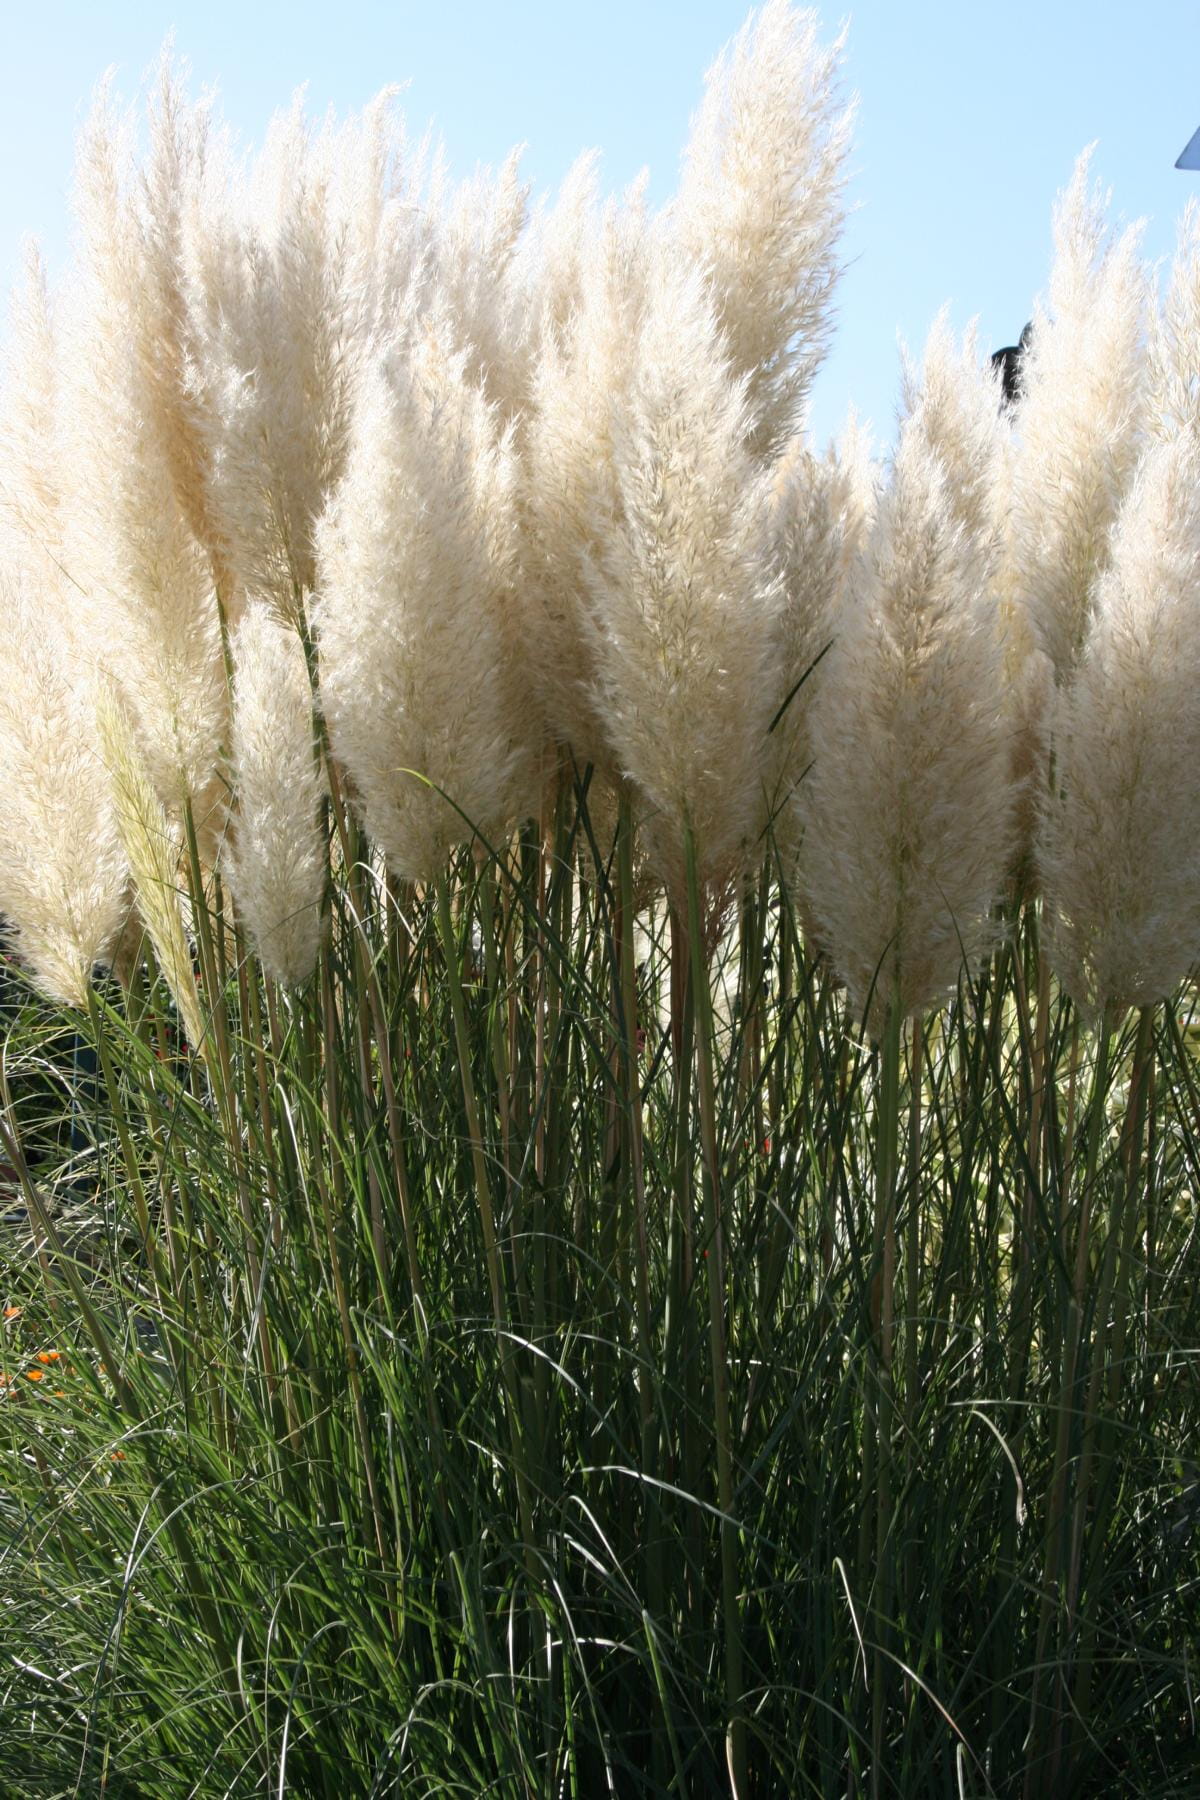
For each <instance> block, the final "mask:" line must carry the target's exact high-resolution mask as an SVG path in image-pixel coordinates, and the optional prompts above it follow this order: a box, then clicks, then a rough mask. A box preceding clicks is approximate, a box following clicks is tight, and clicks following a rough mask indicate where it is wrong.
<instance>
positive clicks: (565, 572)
mask: <svg viewBox="0 0 1200 1800" xmlns="http://www.w3.org/2000/svg"><path fill="white" fill-rule="evenodd" d="M657 279H658V262H657V259H656V254H655V249H654V245H653V242H652V240H651V238H650V235H649V233H648V230H647V226H646V220H645V216H644V214H643V212H642V210H641V206H640V197H639V196H638V195H637V194H635V195H633V196H632V198H631V203H630V204H628V205H626V206H624V207H617V206H615V205H610V206H609V207H607V208H606V210H605V213H604V215H603V218H602V220H600V221H599V224H598V229H596V230H595V232H594V233H593V234H591V235H590V236H589V238H588V239H587V240H586V241H585V242H584V243H582V244H581V261H580V271H579V283H580V289H579V297H578V304H577V306H576V308H575V310H574V313H573V316H572V317H571V319H570V322H569V324H567V325H566V326H565V327H564V330H563V333H562V337H561V339H560V337H559V335H558V334H557V333H555V332H554V331H551V330H547V331H546V332H545V333H544V334H543V337H542V341H541V346H540V355H539V360H538V366H537V370H536V374H535V377H534V389H533V394H534V405H533V409H532V412H531V415H530V417H529V419H528V421H527V423H526V427H525V431H524V434H523V444H522V448H523V453H524V467H525V473H526V480H525V482H524V483H523V485H522V489H521V493H522V499H523V501H524V507H523V512H522V525H523V532H522V535H523V539H524V557H523V570H522V574H523V580H522V589H521V610H522V616H523V627H524V629H523V634H522V635H523V639H524V647H525V653H526V655H527V656H528V658H529V666H530V674H531V676H532V680H533V685H534V691H535V694H536V697H537V700H538V702H539V703H540V706H541V710H542V713H543V716H544V718H545V721H546V725H547V729H548V730H549V732H550V734H551V736H552V737H553V738H554V739H556V740H557V741H558V742H559V743H561V744H566V745H570V746H571V748H572V750H573V752H574V756H575V760H576V762H577V763H578V764H579V766H580V768H581V769H582V768H583V767H585V766H586V764H588V763H591V764H592V765H593V766H594V767H595V768H597V769H604V770H606V771H607V770H608V769H609V767H610V762H611V753H610V749H609V745H608V740H607V737H606V733H605V727H604V723H603V720H602V718H601V716H600V709H599V700H598V694H597V690H596V686H595V677H594V671H593V669H592V666H591V656H590V649H589V636H588V626H587V617H586V601H585V592H584V588H585V582H584V569H585V565H586V564H587V562H588V561H589V560H590V561H592V562H594V561H595V559H596V556H597V554H598V545H599V542H600V538H601V537H602V536H603V535H604V533H605V532H607V530H608V529H609V528H610V526H611V524H612V522H613V521H614V520H615V519H616V518H617V517H618V515H619V510H620V495H619V491H618V490H619V483H618V477H617V471H616V465H615V460H614V438H613V432H614V420H615V419H616V417H617V414H618V412H619V410H620V408H621V406H622V405H623V404H624V401H625V398H626V396H627V393H628V389H629V384H630V381H631V379H632V374H633V366H634V355H635V350H636V345H637V342H638V334H639V331H640V329H641V325H642V320H643V318H644V315H645V311H646V306H647V302H648V296H649V293H650V290H651V288H652V286H653V284H654V282H655V281H656V280H657Z"/></svg>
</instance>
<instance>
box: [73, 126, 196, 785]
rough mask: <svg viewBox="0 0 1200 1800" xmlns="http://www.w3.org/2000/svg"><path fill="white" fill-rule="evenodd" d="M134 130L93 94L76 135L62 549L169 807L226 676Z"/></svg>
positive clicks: (186, 778) (189, 778) (94, 645)
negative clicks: (184, 472) (179, 434)
mask: <svg viewBox="0 0 1200 1800" xmlns="http://www.w3.org/2000/svg"><path fill="white" fill-rule="evenodd" d="M128 131H129V126H128V121H124V122H122V121H120V120H117V119H116V118H115V117H114V115H113V113H112V110H111V107H110V105H109V103H108V99H107V96H106V95H105V94H103V93H102V94H101V96H100V99H99V102H98V104H97V107H96V109H95V111H94V113H93V116H92V119H91V122H90V123H89V126H88V128H87V130H86V131H85V133H84V135H83V138H82V141H81V147H80V159H79V190H78V204H79V211H80V216H81V224H82V227H83V234H84V241H83V251H84V257H83V268H82V270H81V272H80V275H79V277H78V279H77V280H76V281H75V283H74V284H73V286H72V288H71V290H70V292H69V295H68V304H67V306H66V307H64V314H65V317H64V331H63V339H64V343H63V381H62V389H61V393H62V401H61V413H62V419H61V431H60V440H61V445H62V450H61V461H60V469H61V473H62V498H61V503H60V516H61V518H62V534H61V536H62V545H63V549H62V555H63V562H64V565H65V567H66V570H67V572H68V574H69V576H70V578H71V580H72V581H73V583H74V584H75V588H76V590H77V594H78V599H77V602H76V605H75V610H76V612H77V614H78V615H79V618H78V629H77V631H76V642H77V644H78V645H79V646H80V648H81V650H82V649H84V648H85V647H86V649H87V652H88V653H89V654H90V655H92V656H93V657H94V658H95V660H96V662H97V664H98V665H99V666H100V667H101V668H102V669H103V670H104V671H105V673H106V674H107V676H108V677H109V678H110V679H112V680H114V681H115V682H116V683H117V684H118V686H119V688H120V690H121V694H122V696H123V698H124V701H125V704H126V706H127V707H128V709H129V713H130V716H131V719H132V721H133V723H134V726H135V728H136V731H137V735H138V741H139V744H140V747H141V753H142V755H143V756H144V758H145V760H146V764H147V767H148V770H149V772H150V777H151V779H152V781H153V783H154V786H155V790H156V792H157V793H158V794H159V795H160V797H161V798H162V800H163V802H164V804H166V805H168V806H171V807H173V808H178V807H181V806H182V805H183V804H184V802H185V801H186V800H187V799H188V798H189V797H190V796H195V795H198V794H200V793H202V792H203V791H204V790H205V789H206V787H207V786H208V785H209V783H210V781H211V778H212V774H213V770H214V768H215V766H216V762H217V758H218V753H219V746H220V743H221V741H222V738H223V736H224V731H225V720H226V695H225V680H224V668H223V662H222V656H221V639H220V619H219V614H218V610H217V601H216V594H215V589H214V575H213V567H212V561H211V558H210V556H209V555H208V553H207V552H206V551H205V549H204V548H203V547H202V546H201V544H200V543H199V542H198V540H197V538H196V536H195V534H194V532H193V531H192V529H191V526H190V525H189V523H188V520H187V518H186V516H185V514H184V511H183V509H182V507H181V505H180V500H179V493H178V488H177V484H176V480H175V476H174V474H173V472H172V457H171V456H170V455H169V454H168V451H167V447H166V441H165V440H166V434H167V429H168V427H167V423H166V418H167V415H169V413H170V407H169V404H168V403H167V401H166V400H165V399H164V392H163V389H164V382H165V379H166V378H165V377H164V376H163V375H162V370H161V368H160V367H159V366H158V364H157V363H156V359H155V355H154V354H152V353H151V352H150V350H149V349H148V348H147V346H148V344H149V343H150V340H152V339H153V338H154V336H155V334H156V333H157V331H158V330H159V327H160V325H161V317H162V315H161V307H160V304H159V300H158V299H157V298H156V297H155V291H154V283H153V281H152V280H151V278H150V276H149V274H148V269H147V251H146V239H145V230H144V219H143V218H142V216H141V214H140V212H139V209H138V205H137V202H136V198H135V197H134V195H133V194H132V193H131V188H132V185H133V184H132V175H131V167H132V164H131V151H130V149H129V143H128Z"/></svg>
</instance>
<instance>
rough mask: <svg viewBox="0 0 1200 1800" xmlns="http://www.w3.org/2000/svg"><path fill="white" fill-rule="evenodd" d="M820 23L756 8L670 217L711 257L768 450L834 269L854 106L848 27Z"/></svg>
mask: <svg viewBox="0 0 1200 1800" xmlns="http://www.w3.org/2000/svg"><path fill="white" fill-rule="evenodd" d="M817 32H818V19H817V15H816V14H815V13H814V12H797V11H796V10H795V9H794V8H793V7H792V6H790V5H789V4H788V0H767V3H766V4H765V5H764V6H763V7H761V8H760V10H759V11H758V12H757V13H756V14H752V15H751V17H750V18H749V19H748V20H747V22H746V24H745V25H744V26H743V28H742V30H741V31H740V32H739V33H738V35H737V37H736V38H735V39H734V40H733V42H732V43H731V44H730V45H729V46H728V48H727V49H726V50H725V52H724V53H723V54H722V56H721V57H720V58H719V59H718V61H717V62H716V63H715V64H714V66H713V68H712V69H711V70H710V72H709V75H708V80H707V83H706V88H705V95H704V99H703V101H702V103H701V106H700V109H699V111H698V112H697V114H696V117H695V119H694V120H693V122H692V133H691V138H690V141H689V144H688V148H687V153H686V156H685V158H684V167H683V177H682V181H681V184H680V189H679V195H678V198H677V199H676V201H675V203H674V205H673V206H672V207H671V208H670V211H669V214H668V218H667V229H668V232H669V234H670V236H671V238H672V240H673V242H674V243H675V245H676V246H677V254H680V255H682V256H683V258H684V259H685V260H688V261H695V262H698V263H701V264H703V265H704V267H706V268H707V269H708V271H709V274H710V276H711V280H712V287H713V298H714V302H715V304H716V308H717V317H718V320H719V322H720V326H721V330H722V332H723V334H724V337H725V341H726V345H727V355H728V357H729V362H730V366H731V369H732V372H733V374H734V375H735V376H739V377H740V376H745V377H747V378H748V380H749V387H748V391H747V404H748V407H749V412H750V418H751V420H752V425H753V443H754V446H755V448H756V450H757V451H758V452H759V453H760V454H764V455H765V454H768V453H769V452H770V451H771V450H773V449H775V448H777V447H778V446H779V445H780V444H781V443H782V442H783V441H784V440H785V439H786V438H787V437H789V436H790V435H791V434H792V432H793V431H795V430H796V429H797V428H798V427H799V425H800V424H801V420H802V414H803V408H804V405H805V402H806V400H807V397H808V392H809V389H810V388H811V386H812V383H813V379H814V377H815V375H816V372H817V370H818V368H819V367H820V364H821V362H822V360H823V358H824V354H825V347H826V342H827V339H828V335H829V328H830V301H831V298H832V294H833V289H834V286H835V284H836V282H837V278H838V275H839V274H840V265H839V263H838V259H837V242H838V237H839V235H840V232H841V225H842V202H841V195H842V187H843V182H844V174H843V164H844V160H845V154H846V149H847V145H848V141H849V132H850V125H851V120H852V109H845V108H843V107H842V105H841V102H840V100H839V98H838V95H837V91H836V77H837V71H838V65H839V61H840V58H841V53H842V50H843V47H844V38H838V39H837V41H836V42H835V43H833V44H831V45H829V46H828V47H822V46H821V45H820V44H819V43H818V41H817Z"/></svg>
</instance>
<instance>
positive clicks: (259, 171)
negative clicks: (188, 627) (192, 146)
mask: <svg viewBox="0 0 1200 1800" xmlns="http://www.w3.org/2000/svg"><path fill="white" fill-rule="evenodd" d="M365 141H366V142H367V144H368V146H369V145H370V138H369V134H368V137H367V139H366V140H365ZM368 154H371V155H373V154H374V152H373V151H372V150H370V149H369V151H368ZM336 157H337V142H336V139H335V138H334V137H333V135H332V134H329V133H327V134H325V136H323V137H321V138H319V139H317V141H316V142H314V141H313V137H312V133H311V131H310V129H309V126H308V124H307V121H306V120H305V117H304V113H303V107H302V96H298V97H297V99H296V101H295V103H294V104H293V106H292V108H291V109H290V111H288V112H287V113H282V114H278V115H277V116H276V118H275V119H274V120H273V121H272V124H271V128H270V130H269V132H268V134H267V138H266V142H265V144H264V146H263V150H262V153H261V155H260V157H259V159H258V161H257V163H256V164H255V166H254V169H253V171H252V173H251V176H250V178H249V180H248V181H241V180H238V179H237V177H236V176H235V174H234V172H233V170H232V169H227V170H226V172H225V176H224V179H223V182H222V184H221V186H219V187H218V188H217V189H216V191H215V194H214V195H213V197H212V199H211V200H210V202H209V204H208V205H207V206H205V207H204V208H202V209H200V210H199V211H198V213H197V215H196V218H195V219H194V221H193V227H192V231H191V233H190V237H189V244H188V263H189V282H190V312H191V317H192V328H193V334H194V337H195V341H196V364H197V372H196V380H197V382H198V384H199V386H200V388H201V391H202V392H203V394H204V396H205V404H204V407H203V409H202V411H203V416H204V417H205V418H206V419H207V420H208V429H209V432H210V434H211V442H210V445H209V468H210V504H211V508H212V512H213V515H214V517H215V519H216V520H217V522H218V525H219V529H220V532H221V535H222V538H223V540H224V541H225V542H226V543H227V545H228V547H229V550H228V555H229V563H230V567H231V571H232V576H233V579H234V581H235V582H236V584H237V587H238V589H239V604H240V603H241V602H242V600H244V598H245V596H247V595H254V596H258V597H260V598H264V599H267V600H269V601H270V603H271V604H272V605H273V606H274V607H275V609H276V611H277V612H278V613H279V615H280V617H281V618H283V619H285V620H295V619H296V617H297V608H298V607H299V606H301V605H302V604H303V597H304V596H305V595H306V594H308V593H310V592H311V590H312V587H313V583H314V550H313V532H314V529H315V525H316V521H317V519H318V518H319V516H320V514H321V511H322V509H323V507H324V505H325V501H326V499H327V497H328V495H329V493H330V492H331V491H332V488H333V485H334V483H335V482H336V480H337V478H338V476H339V474H340V472H341V469H342V465H343V461H344V455H345V441H346V430H347V425H348V418H349V391H350V383H351V379H352V375H353V365H354V356H353V352H354V349H355V345H354V338H353V332H352V330H351V321H350V316H349V314H348V301H347V290H346V285H345V279H344V274H345V271H344V268H343V261H344V259H343V250H342V245H343V237H344V233H343V231H342V230H341V229H340V228H339V227H340V224H341V222H340V221H339V219H338V218H337V215H336V212H335V210H334V208H333V206H332V203H331V198H330V195H331V189H332V187H333V185H334V178H333V173H332V165H333V163H334V162H335V161H336Z"/></svg>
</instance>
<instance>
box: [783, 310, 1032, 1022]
mask: <svg viewBox="0 0 1200 1800" xmlns="http://www.w3.org/2000/svg"><path fill="white" fill-rule="evenodd" d="M930 361H931V370H930V373H931V379H930V381H929V384H928V391H927V393H926V390H925V389H922V390H921V391H920V392H919V393H916V394H913V395H910V404H911V407H912V410H911V411H910V413H909V416H908V418H907V419H906V420H905V421H904V423H903V425H902V428H901V433H900V440H899V446H898V449H897V451H896V456H895V460H894V463H893V467H892V472H891V482H890V485H889V486H888V487H887V489H886V490H885V491H884V492H883V494H882V495H881V496H880V499H879V503H878V510H877V513H876V517H875V519H874V522H873V525H872V527H871V530H870V533H869V535H868V538H867V541H866V544H865V546H864V550H863V553H862V555H861V556H860V558H859V559H858V562H857V564H856V567H855V569H854V572H853V575H852V578H851V585H850V593H849V595H848V598H847V601H846V604H845V605H844V607H843V608H842V610H841V612H840V615H839V616H838V618H837V619H836V621H835V633H834V642H833V647H832V649H831V650H830V652H829V655H828V657H827V658H826V659H825V662H824V664H823V665H822V671H821V681H820V683H819V685H818V687H817V690H816V693H815V696H814V700H813V707H812V720H811V730H812V744H813V749H812V759H813V760H812V768H811V770H810V772H809V774H808V776H807V778H806V779H805V780H804V781H803V782H802V783H801V785H800V788H799V790H798V804H799V808H800V816H801V821H802V825H803V829H804V842H803V852H802V861H801V871H802V874H801V879H802V883H803V887H804V890H805V893H806V895H807V899H808V902H809V906H810V909H811V912H812V915H813V916H814V918H815V920H816V922H817V929H818V932H819V935H820V937H821V940H822V942H823V943H824V944H825V945H826V947H827V948H828V949H829V951H830V953H831V955H832V957H833V961H834V963H835V965H836V967H837V968H838V970H839V972H840V973H841V975H842V976H843V977H844V979H845V980H846V982H847V985H848V986H849V989H850V993H851V996H852V999H853V1002H854V1005H855V1006H856V1008H859V1009H867V1010H868V1013H869V1017H870V1020H871V1023H872V1027H873V1029H879V1028H880V1026H881V1025H882V1021H883V1019H884V1018H885V1017H886V1015H887V1013H888V1011H889V1009H891V1008H898V1009H899V1011H900V1012H901V1014H902V1015H905V1016H907V1015H909V1014H912V1013H914V1012H916V1011H919V1010H921V1009H923V1008H925V1007H927V1006H930V1005H932V1004H934V1003H936V1002H937V1001H938V1000H940V999H941V998H942V997H943V996H944V995H945V994H946V993H947V992H948V991H949V990H951V989H952V988H953V987H954V985H955V982H956V981H957V979H958V975H959V972H960V970H961V969H962V967H963V964H964V961H966V962H967V963H968V964H969V963H970V962H971V961H973V960H974V959H975V958H976V957H977V956H978V955H979V954H980V953H981V952H982V951H984V950H985V949H986V948H987V947H989V946H990V944H991V943H992V941H993V937H994V932H993V927H992V922H991V917H990V915H991V912H992V908H993V906H994V904H995V901H996V899H997V896H998V895H999V893H1000V890H1001V887H1002V885H1003V882H1004V877H1005V873H1006V870H1007V866H1008V858H1009V855H1010V850H1011V838H1012V821H1013V803H1012V790H1011V785H1010V778H1009V768H1010V729H1009V726H1008V723H1007V720H1006V718H1005V714H1004V709H1003V698H1002V690H1001V667H1002V663H1001V654H1002V653H1001V645H1000V641H999V637H998V634H997V631H996V629H995V621H994V616H993V611H992V605H991V598H990V595H989V593H988V591H987V578H988V573H989V568H990V557H989V551H988V546H987V544H986V542H983V541H981V540H980V538H978V537H977V536H975V535H974V534H973V533H972V532H971V531H970V530H969V529H968V527H967V525H966V523H965V522H964V519H963V517H962V512H961V507H960V505H959V503H958V502H957V501H956V499H955V497H954V495H953V494H952V491H951V490H952V488H953V486H954V484H955V482H956V481H959V480H960V477H961V483H962V484H963V485H965V484H966V483H967V482H969V479H970V467H969V466H967V467H963V468H960V467H959V466H958V465H957V462H956V461H955V460H952V459H954V457H955V455H956V452H955V449H954V446H955V444H956V443H957V444H958V446H959V450H958V454H961V448H962V444H963V443H964V442H965V443H977V442H980V441H984V442H986V433H985V432H983V431H982V428H981V429H980V431H979V433H978V434H977V433H976V432H973V431H972V432H966V433H963V432H962V431H961V430H959V429H957V428H956V429H955V431H953V432H950V431H948V430H947V428H946V420H947V410H946V393H945V386H946V381H947V379H948V378H949V370H948V368H947V359H946V354H945V343H944V340H941V339H939V337H938V336H937V335H936V334H935V338H934V340H933V342H932V344H931V359H930ZM959 380H960V382H961V383H963V384H967V383H969V382H971V381H974V382H975V383H977V384H978V387H979V388H980V389H981V390H982V393H983V399H981V401H980V402H979V403H980V404H983V403H984V401H985V400H987V401H989V403H990V389H989V388H988V387H987V385H986V384H985V383H984V378H983V376H982V374H981V373H979V372H977V371H976V370H975V369H974V367H973V365H972V363H971V360H970V358H969V356H968V357H965V358H963V359H962V366H961V373H960V376H959ZM960 407H961V408H965V409H966V411H967V412H968V413H969V401H968V400H967V399H964V398H963V396H961V395H960V397H959V401H958V402H956V405H955V407H954V408H953V409H952V410H951V415H950V416H951V417H956V418H958V419H959V420H960V423H961V417H962V413H961V412H960Z"/></svg>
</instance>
